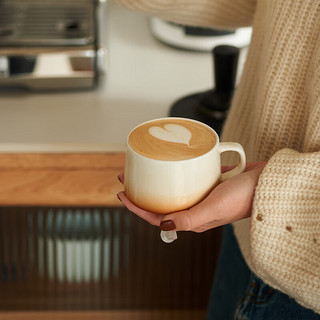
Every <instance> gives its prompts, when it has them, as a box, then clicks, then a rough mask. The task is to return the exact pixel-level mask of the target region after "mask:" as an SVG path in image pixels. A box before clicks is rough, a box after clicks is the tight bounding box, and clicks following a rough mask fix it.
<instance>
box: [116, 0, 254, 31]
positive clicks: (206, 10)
mask: <svg viewBox="0 0 320 320" xmlns="http://www.w3.org/2000/svg"><path fill="white" fill-rule="evenodd" d="M114 2H116V3H118V4H119V5H122V6H125V7H127V8H128V9H130V10H135V11H140V12H143V13H145V14H148V15H153V16H157V17H159V18H162V19H165V20H169V21H173V22H176V23H181V24H185V25H195V26H202V27H216V28H226V29H231V28H239V27H244V26H249V25H251V23H252V20H253V14H254V11H255V5H256V0H232V1H230V0H196V1H195V0H114Z"/></svg>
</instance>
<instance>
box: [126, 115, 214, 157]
mask: <svg viewBox="0 0 320 320" xmlns="http://www.w3.org/2000/svg"><path fill="white" fill-rule="evenodd" d="M167 119H170V120H185V121H189V122H195V123H198V124H199V125H202V126H204V127H206V128H208V129H209V130H210V131H211V132H212V133H213V134H214V136H215V138H216V143H215V145H214V146H213V147H212V148H211V149H210V150H209V151H207V152H206V153H204V154H202V155H200V156H197V157H194V158H190V159H182V160H160V159H154V158H149V157H146V156H143V155H141V154H140V153H138V152H137V151H135V150H133V148H132V147H131V146H130V145H129V137H130V135H131V133H132V132H133V131H134V130H135V129H137V128H139V127H140V126H142V125H145V124H147V123H150V122H155V121H160V120H167ZM219 143H220V139H219V135H218V134H217V132H216V131H215V130H214V129H213V128H211V127H210V126H208V125H207V124H205V123H203V122H201V121H198V120H195V119H190V118H185V117H162V118H155V119H151V120H148V121H144V122H142V123H140V124H138V125H137V126H135V127H134V128H133V129H132V130H131V131H130V132H129V134H128V136H127V149H129V150H130V151H132V152H133V153H134V154H135V155H137V156H139V157H141V158H143V159H148V160H152V161H159V162H166V163H167V162H174V163H177V162H186V161H192V160H195V159H199V158H201V157H204V156H206V155H207V154H209V153H210V152H212V151H213V150H214V149H215V148H217V146H218V145H219Z"/></svg>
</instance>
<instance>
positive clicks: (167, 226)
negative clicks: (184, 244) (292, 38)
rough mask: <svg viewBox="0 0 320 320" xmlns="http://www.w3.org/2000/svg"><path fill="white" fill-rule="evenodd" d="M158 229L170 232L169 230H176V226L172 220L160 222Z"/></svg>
mask: <svg viewBox="0 0 320 320" xmlns="http://www.w3.org/2000/svg"><path fill="white" fill-rule="evenodd" d="M160 229H161V230H162V231H171V230H174V229H176V225H175V224H174V222H173V221H172V220H167V221H162V222H161V223H160Z"/></svg>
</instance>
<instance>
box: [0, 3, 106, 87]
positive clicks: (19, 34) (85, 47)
mask: <svg viewBox="0 0 320 320" xmlns="http://www.w3.org/2000/svg"><path fill="white" fill-rule="evenodd" d="M105 2H106V0H0V86H1V87H26V88H29V89H35V90H51V89H71V88H72V89H75V88H93V87H95V86H96V84H97V83H98V80H99V77H100V75H101V74H103V72H104V61H105V54H106V52H105V49H103V48H102V46H101V29H102V28H101V26H102V23H103V15H104V13H105V10H104V9H105V8H104V7H105V4H104V3H105Z"/></svg>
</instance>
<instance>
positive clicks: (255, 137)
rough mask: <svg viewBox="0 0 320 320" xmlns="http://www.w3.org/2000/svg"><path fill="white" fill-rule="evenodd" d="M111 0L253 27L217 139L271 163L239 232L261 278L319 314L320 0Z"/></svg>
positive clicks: (178, 18) (176, 16)
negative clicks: (244, 58)
mask: <svg viewBox="0 0 320 320" xmlns="http://www.w3.org/2000/svg"><path fill="white" fill-rule="evenodd" d="M115 2H118V3H119V4H121V5H124V6H126V7H128V8H129V9H133V10H139V11H142V12H145V13H147V14H152V15H156V16H159V17H162V18H164V19H167V20H172V21H175V22H178V23H183V24H190V25H198V26H212V27H223V28H226V27H231V28H233V27H241V26H248V25H253V35H252V41H251V45H250V48H249V52H248V56H247V62H246V65H245V68H244V71H243V74H242V77H241V80H240V83H239V86H238V88H237V92H236V94H235V97H234V100H233V105H232V108H231V110H230V113H229V117H228V119H227V122H226V125H225V128H224V132H223V136H222V139H223V140H224V141H227V140H229V141H238V142H240V143H241V144H242V145H243V146H244V148H245V150H246V153H247V157H248V161H255V160H267V161H268V164H267V166H266V167H265V169H264V171H263V173H262V176H261V177H260V180H259V184H258V187H257V189H256V193H255V198H254V203H253V212H252V216H251V218H250V219H247V220H244V221H240V222H237V223H236V224H235V225H234V227H235V232H236V236H237V239H238V242H239V244H240V247H241V251H242V253H243V255H244V258H245V260H246V262H247V263H248V265H249V267H250V268H251V269H252V270H253V271H254V272H255V273H256V274H257V275H258V276H259V277H261V278H262V279H263V280H264V281H265V282H266V283H268V284H270V285H271V286H273V287H274V288H277V289H279V290H281V291H282V292H284V293H286V294H288V295H289V296H291V297H293V298H294V299H295V300H296V301H297V302H298V303H300V304H301V305H303V306H305V307H307V308H311V309H313V310H314V311H316V312H317V313H320V1H315V0H294V1H293V0H287V1H284V0H232V1H230V0H131V1H130V0H115Z"/></svg>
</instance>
